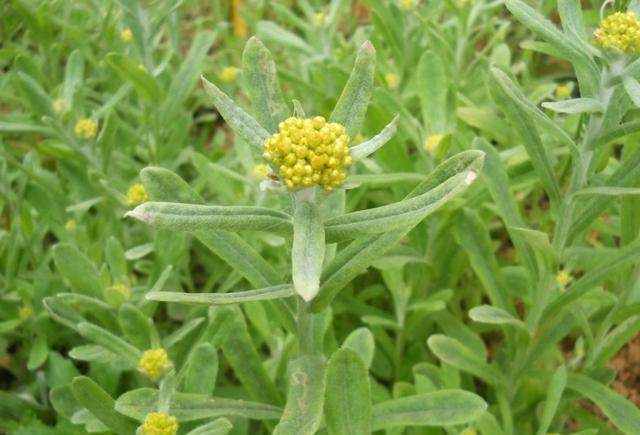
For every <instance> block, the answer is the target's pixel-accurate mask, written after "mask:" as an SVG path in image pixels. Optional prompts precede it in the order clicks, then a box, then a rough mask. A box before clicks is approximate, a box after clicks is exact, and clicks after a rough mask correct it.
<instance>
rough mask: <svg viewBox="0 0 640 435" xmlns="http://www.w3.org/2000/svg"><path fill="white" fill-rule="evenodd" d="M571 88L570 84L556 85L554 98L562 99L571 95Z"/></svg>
mask: <svg viewBox="0 0 640 435" xmlns="http://www.w3.org/2000/svg"><path fill="white" fill-rule="evenodd" d="M571 88H572V87H571V85H570V84H564V85H556V98H558V99H562V98H567V97H569V96H571V91H572V89H571Z"/></svg>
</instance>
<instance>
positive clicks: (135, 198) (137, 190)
mask: <svg viewBox="0 0 640 435" xmlns="http://www.w3.org/2000/svg"><path fill="white" fill-rule="evenodd" d="M127 200H128V201H129V205H130V206H131V207H136V206H138V205H140V204H143V203H145V202H147V201H149V195H147V191H146V190H144V186H143V185H142V184H141V183H136V184H133V185H132V186H131V187H129V190H128V191H127Z"/></svg>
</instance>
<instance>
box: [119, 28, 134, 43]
mask: <svg viewBox="0 0 640 435" xmlns="http://www.w3.org/2000/svg"><path fill="white" fill-rule="evenodd" d="M120 39H122V42H124V43H125V44H131V41H133V32H132V31H131V29H129V28H126V29H124V30H123V31H122V32H120Z"/></svg>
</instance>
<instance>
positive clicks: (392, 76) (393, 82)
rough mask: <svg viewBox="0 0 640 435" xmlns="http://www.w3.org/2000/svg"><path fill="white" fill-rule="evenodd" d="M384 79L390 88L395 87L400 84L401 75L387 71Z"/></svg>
mask: <svg viewBox="0 0 640 435" xmlns="http://www.w3.org/2000/svg"><path fill="white" fill-rule="evenodd" d="M384 81H385V82H387V86H388V87H389V88H391V89H395V88H397V87H398V85H399V84H400V77H398V74H396V73H387V74H385V75H384Z"/></svg>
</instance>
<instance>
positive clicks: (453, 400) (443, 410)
mask: <svg viewBox="0 0 640 435" xmlns="http://www.w3.org/2000/svg"><path fill="white" fill-rule="evenodd" d="M486 409H487V404H486V403H485V401H484V400H482V398H480V397H479V396H477V395H475V394H473V393H469V392H467V391H462V390H440V391H435V392H433V393H423V394H418V395H415V396H409V397H404V398H402V399H394V400H389V401H386V402H382V403H379V404H377V405H374V407H373V430H380V429H386V428H391V427H406V426H451V425H456V424H464V423H468V422H470V421H473V420H475V419H477V418H478V417H480V416H481V415H482V414H483V413H484V412H485V410H486Z"/></svg>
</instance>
